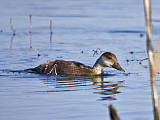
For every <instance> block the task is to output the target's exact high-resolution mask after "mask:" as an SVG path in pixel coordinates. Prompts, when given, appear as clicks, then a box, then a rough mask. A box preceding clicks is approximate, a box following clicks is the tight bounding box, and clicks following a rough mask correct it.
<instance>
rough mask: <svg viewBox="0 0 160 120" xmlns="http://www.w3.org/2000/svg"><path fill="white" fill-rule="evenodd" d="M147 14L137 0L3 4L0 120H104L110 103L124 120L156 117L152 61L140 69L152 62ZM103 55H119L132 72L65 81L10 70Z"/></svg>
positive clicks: (91, 59)
mask: <svg viewBox="0 0 160 120" xmlns="http://www.w3.org/2000/svg"><path fill="white" fill-rule="evenodd" d="M159 4H160V2H159V1H158V0H154V1H152V9H153V11H152V12H153V39H154V43H156V39H157V34H158V31H159V28H160V22H159V21H160V17H159V10H160V7H159ZM143 12H144V10H143V1H139V0H134V1H133V0H127V1H123V0H119V1H117V0H112V1H106V0H101V1H99V0H94V1H92V0H86V1H80V0H76V1H75V0H67V1H66V0H60V1H56V0H46V1H43V0H34V1H32V0H27V1H25V0H14V1H9V0H5V1H1V4H0V16H1V19H0V31H1V32H0V43H1V44H0V98H1V99H0V108H1V109H0V118H1V120H11V119H12V120H29V119H30V120H36V119H38V120H51V119H53V120H73V119H74V120H82V119H83V120H106V119H109V114H108V105H110V104H113V106H115V107H116V109H117V110H118V113H119V115H120V117H121V119H122V120H125V119H126V120H127V119H130V120H135V119H141V120H151V119H153V113H152V100H151V87H150V79H149V68H148V61H143V62H142V64H139V60H141V59H144V58H146V57H147V54H146V47H145V46H146V43H145V39H146V38H145V22H144V13H143ZM29 14H32V24H33V29H32V31H33V33H32V47H34V48H36V49H37V50H38V52H39V53H40V54H41V56H40V57H38V56H37V54H36V53H35V52H34V51H33V50H31V49H30V48H29V47H30V36H29V16H28V15H29ZM10 17H12V19H13V25H14V28H15V30H16V35H15V36H12V32H11V30H10V24H9V19H10ZM50 20H52V21H53V36H52V40H50V32H49V21H50ZM98 48H99V49H100V50H99V49H98ZM95 50H99V51H98V53H99V54H94V51H95ZM105 51H109V52H113V53H115V54H116V56H117V58H118V60H119V63H120V64H121V66H122V67H123V68H124V69H125V71H126V73H120V72H119V71H116V70H114V69H105V74H109V75H108V76H103V77H89V76H87V77H67V76H45V75H38V74H31V73H24V72H22V73H18V72H9V71H10V70H23V69H27V68H31V67H35V66H37V65H39V64H42V63H44V62H46V61H48V60H55V59H64V60H75V61H79V62H82V63H84V64H86V65H90V66H92V65H93V64H94V62H95V61H96V59H97V58H98V57H99V56H100V54H101V53H102V52H105ZM158 81H159V80H158ZM157 84H158V86H159V82H157ZM158 93H160V91H159V88H158Z"/></svg>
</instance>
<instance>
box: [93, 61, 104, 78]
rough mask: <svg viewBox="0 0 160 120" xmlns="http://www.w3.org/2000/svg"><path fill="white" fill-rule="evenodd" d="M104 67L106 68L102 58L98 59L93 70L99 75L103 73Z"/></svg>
mask: <svg viewBox="0 0 160 120" xmlns="http://www.w3.org/2000/svg"><path fill="white" fill-rule="evenodd" d="M103 69H104V67H103V66H102V65H101V60H100V59H98V60H97V61H96V63H95V64H94V66H93V72H94V73H95V74H97V75H99V74H102V73H103Z"/></svg>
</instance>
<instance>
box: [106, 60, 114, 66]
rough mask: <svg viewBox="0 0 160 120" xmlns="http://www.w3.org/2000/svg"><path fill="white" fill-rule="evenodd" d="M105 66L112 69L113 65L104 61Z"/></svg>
mask: <svg viewBox="0 0 160 120" xmlns="http://www.w3.org/2000/svg"><path fill="white" fill-rule="evenodd" d="M104 64H105V66H107V67H112V65H113V63H112V62H111V61H104Z"/></svg>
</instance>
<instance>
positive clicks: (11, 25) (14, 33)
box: [10, 18, 16, 36]
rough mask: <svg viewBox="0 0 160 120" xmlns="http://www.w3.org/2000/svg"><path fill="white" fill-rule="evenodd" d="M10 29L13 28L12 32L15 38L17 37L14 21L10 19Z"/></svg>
mask: <svg viewBox="0 0 160 120" xmlns="http://www.w3.org/2000/svg"><path fill="white" fill-rule="evenodd" d="M10 27H11V31H12V32H13V36H15V35H16V31H15V29H14V28H13V20H12V18H10Z"/></svg>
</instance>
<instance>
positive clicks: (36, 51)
mask: <svg viewBox="0 0 160 120" xmlns="http://www.w3.org/2000/svg"><path fill="white" fill-rule="evenodd" d="M30 48H31V49H32V50H34V51H35V53H36V54H37V56H41V55H40V53H39V52H38V50H37V49H36V48H33V47H32V46H31V47H30Z"/></svg>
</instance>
